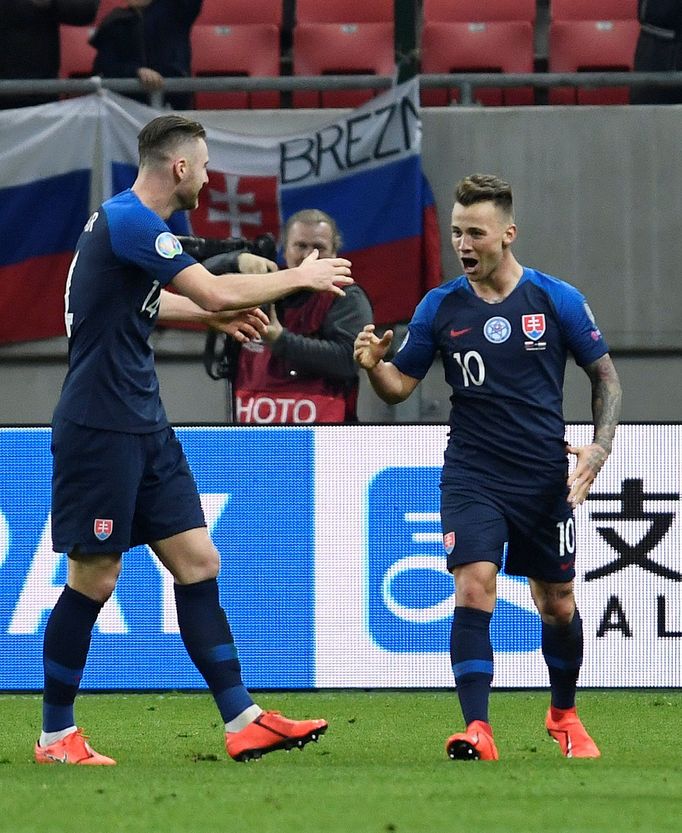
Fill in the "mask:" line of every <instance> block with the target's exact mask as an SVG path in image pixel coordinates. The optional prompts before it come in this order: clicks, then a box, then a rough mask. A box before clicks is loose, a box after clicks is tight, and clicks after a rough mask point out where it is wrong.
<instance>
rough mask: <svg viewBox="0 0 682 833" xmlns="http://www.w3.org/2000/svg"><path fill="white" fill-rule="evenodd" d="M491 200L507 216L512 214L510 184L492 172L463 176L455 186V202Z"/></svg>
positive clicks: (465, 203) (472, 202)
mask: <svg viewBox="0 0 682 833" xmlns="http://www.w3.org/2000/svg"><path fill="white" fill-rule="evenodd" d="M488 201H489V202H493V203H495V205H496V206H497V207H498V208H501V209H502V210H503V211H504V212H505V213H507V214H509V216H513V215H514V203H513V198H512V189H511V185H510V184H509V183H508V182H505V181H504V179H500V178H499V177H498V176H494V175H493V174H472V175H471V176H465V177H464V179H460V181H459V182H458V183H457V185H456V186H455V202H458V203H459V204H460V205H473V204H474V203H477V202H488Z"/></svg>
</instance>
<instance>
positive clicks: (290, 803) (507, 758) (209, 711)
mask: <svg viewBox="0 0 682 833" xmlns="http://www.w3.org/2000/svg"><path fill="white" fill-rule="evenodd" d="M257 700H258V702H260V703H261V705H263V706H265V707H267V708H277V709H281V711H283V712H284V713H286V714H289V715H291V716H292V717H320V716H321V717H325V718H327V720H329V723H330V728H329V731H328V732H327V734H326V735H325V736H324V738H322V740H321V741H320V742H319V743H318V744H310V745H308V746H307V747H306V749H305V750H304V751H303V752H300V751H298V750H294V751H292V752H277V753H273V754H271V755H268V756H266V757H265V758H263V759H262V760H260V761H252V762H250V763H248V764H238V763H235V762H233V761H230V760H229V759H228V758H227V757H226V755H225V752H224V748H223V742H222V732H221V728H222V727H221V724H220V723H219V720H218V716H217V712H216V710H215V706H214V705H213V702H212V700H211V699H210V697H209V696H208V695H205V694H184V693H179V694H175V693H168V694H128V695H123V694H106V695H104V694H97V695H87V694H86V695H82V696H81V697H80V698H79V701H78V704H77V715H78V722H79V724H80V725H83V726H84V727H85V729H86V731H87V733H88V734H90V736H91V741H92V744H93V746H94V747H95V748H96V749H99V750H101V751H102V752H103V753H105V754H108V755H111V756H113V757H114V758H117V760H118V766H116V767H111V768H109V767H93V768H88V767H61V766H38V765H36V764H34V763H33V761H32V746H33V743H34V740H35V737H36V734H37V731H36V727H37V726H38V723H39V715H40V699H39V698H38V697H37V696H33V695H9V694H8V695H3V696H0V715H1V716H2V719H1V722H0V732H1V733H0V738H2V740H1V741H0V831H2V833H5V831H7V833H39V832H40V833H43V831H49V833H62V832H63V833H67V831H68V833H74V831H80V832H81V833H157V831H158V833H252V832H253V833H313V832H314V833H318V832H319V833H459V831H473V833H478V831H486V833H487V832H488V831H492V833H498V831H499V833H536V831H537V833H634V831H641V833H664V832H667V831H670V833H680V831H682V751H681V748H680V735H681V731H682V692H678V691H675V692H671V691H638V692H633V691H585V692H581V693H580V694H579V710H580V714H581V716H582V717H583V720H584V722H585V724H586V725H587V727H588V729H589V730H590V732H591V733H592V735H593V736H594V738H595V740H596V741H597V743H598V744H599V746H600V747H601V750H602V758H601V759H599V760H582V761H581V760H575V761H571V760H566V759H564V758H562V757H561V754H560V752H559V747H558V746H557V745H556V744H555V743H553V742H552V741H551V740H550V739H549V738H548V737H547V735H546V733H545V731H544V726H543V719H544V713H545V710H546V707H547V694H546V693H544V692H495V693H493V696H492V700H491V721H492V723H493V725H494V728H495V734H496V739H497V744H498V747H499V751H500V758H501V759H500V761H499V762H480V761H479V762H454V761H450V760H448V759H447V757H446V756H445V752H444V742H445V739H446V737H447V736H448V735H449V734H451V733H452V732H454V731H458V730H459V729H460V728H461V722H460V718H459V712H458V707H457V702H456V698H455V695H454V694H453V693H451V692H446V691H370V692H366V691H341V692H330V691H321V692H305V693H282V692H262V693H260V694H259V695H258V697H257Z"/></svg>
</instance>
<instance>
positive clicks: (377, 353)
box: [353, 324, 393, 370]
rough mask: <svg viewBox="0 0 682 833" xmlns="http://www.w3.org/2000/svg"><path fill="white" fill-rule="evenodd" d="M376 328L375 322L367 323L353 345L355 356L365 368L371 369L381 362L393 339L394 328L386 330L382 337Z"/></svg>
mask: <svg viewBox="0 0 682 833" xmlns="http://www.w3.org/2000/svg"><path fill="white" fill-rule="evenodd" d="M374 330H375V327H374V324H365V326H364V327H363V328H362V331H361V332H359V333H358V335H357V338H356V339H355V344H354V345H353V357H354V358H355V361H356V362H357V363H358V364H359V365H360V367H362V368H364V369H365V370H371V369H372V368H373V367H376V366H377V365H378V364H379V362H380V361H381V360H382V359H383V358H384V356H385V355H386V353H388V348H389V347H390V346H391V342H392V341H393V330H386V332H385V333H384V334H383V336H382V337H381V338H379V337H378V336H377V334H376V333H375V332H374Z"/></svg>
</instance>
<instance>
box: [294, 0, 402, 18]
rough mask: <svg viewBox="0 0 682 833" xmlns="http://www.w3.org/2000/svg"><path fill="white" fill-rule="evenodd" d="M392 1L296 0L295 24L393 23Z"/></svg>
mask: <svg viewBox="0 0 682 833" xmlns="http://www.w3.org/2000/svg"><path fill="white" fill-rule="evenodd" d="M393 21H394V12H393V0H370V2H368V0H296V22H297V23H393Z"/></svg>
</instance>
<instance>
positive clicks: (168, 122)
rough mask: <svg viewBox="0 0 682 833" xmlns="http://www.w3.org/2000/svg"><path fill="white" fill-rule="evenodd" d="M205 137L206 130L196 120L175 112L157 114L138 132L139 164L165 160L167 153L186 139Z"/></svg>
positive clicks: (156, 162)
mask: <svg viewBox="0 0 682 833" xmlns="http://www.w3.org/2000/svg"><path fill="white" fill-rule="evenodd" d="M205 138H206V131H205V130H204V127H203V125H201V124H199V122H198V121H192V120H191V119H187V118H185V117H184V116H180V115H178V114H176V113H169V114H168V115H166V116H157V118H155V119H152V120H151V121H150V122H149V124H146V125H145V126H144V127H143V128H142V130H141V131H140V132H139V134H138V137H137V146H138V152H139V155H140V165H148V164H158V163H159V162H162V161H164V160H167V159H168V156H169V153H170V152H171V151H172V150H175V148H176V147H177V146H178V145H179V144H181V143H182V142H184V141H186V140H187V139H205Z"/></svg>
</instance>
